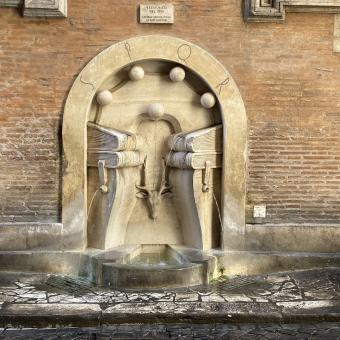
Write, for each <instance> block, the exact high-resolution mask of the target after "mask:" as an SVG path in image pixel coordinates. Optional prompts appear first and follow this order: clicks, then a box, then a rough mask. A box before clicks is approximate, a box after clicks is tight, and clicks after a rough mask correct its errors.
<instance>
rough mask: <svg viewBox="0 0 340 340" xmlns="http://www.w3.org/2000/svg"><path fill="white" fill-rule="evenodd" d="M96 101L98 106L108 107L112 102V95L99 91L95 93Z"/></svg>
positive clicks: (106, 91)
mask: <svg viewBox="0 0 340 340" xmlns="http://www.w3.org/2000/svg"><path fill="white" fill-rule="evenodd" d="M96 99H97V103H98V104H99V105H101V106H105V105H108V104H110V103H111V102H112V93H111V92H110V91H109V90H104V91H100V92H98V93H97V96H96Z"/></svg>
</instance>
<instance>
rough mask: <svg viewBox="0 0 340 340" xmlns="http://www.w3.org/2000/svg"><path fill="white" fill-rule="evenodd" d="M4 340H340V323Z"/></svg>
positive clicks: (25, 332) (127, 328)
mask: <svg viewBox="0 0 340 340" xmlns="http://www.w3.org/2000/svg"><path fill="white" fill-rule="evenodd" d="M0 339H1V340H28V339H35V340H38V339H39V340H55V339H67V340H118V339H119V340H123V339H125V340H126V339H144V340H147V339H148V340H164V339H181V340H189V339H195V340H198V339H200V340H203V339H204V340H214V339H218V340H222V339H223V340H229V339H230V340H233V339H235V340H236V339H237V340H263V339H266V340H271V339H273V340H278V339H283V340H296V339H304V340H321V339H322V340H332V339H334V340H337V339H340V323H319V324H272V323H269V324H239V325H230V324H193V323H186V324H183V323H182V324H135V323H134V324H129V325H113V326H106V325H104V326H100V327H96V328H90V327H87V328H62V329H60V328H49V329H20V330H18V329H11V328H9V329H2V330H1V329H0Z"/></svg>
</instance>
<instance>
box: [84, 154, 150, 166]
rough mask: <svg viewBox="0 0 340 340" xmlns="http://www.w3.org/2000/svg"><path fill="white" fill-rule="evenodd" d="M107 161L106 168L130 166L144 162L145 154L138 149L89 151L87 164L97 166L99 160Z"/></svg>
mask: <svg viewBox="0 0 340 340" xmlns="http://www.w3.org/2000/svg"><path fill="white" fill-rule="evenodd" d="M99 160H102V161H105V167H106V168H128V167H133V166H138V165H141V164H143V162H144V156H142V155H141V154H140V153H139V152H138V151H122V152H112V151H91V150H89V151H88V152H87V165H88V166H90V167H97V166H98V161H99Z"/></svg>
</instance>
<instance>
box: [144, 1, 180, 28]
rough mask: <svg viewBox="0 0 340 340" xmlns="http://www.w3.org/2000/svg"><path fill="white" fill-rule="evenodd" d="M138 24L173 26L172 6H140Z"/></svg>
mask: <svg viewBox="0 0 340 340" xmlns="http://www.w3.org/2000/svg"><path fill="white" fill-rule="evenodd" d="M139 9H140V11H139V22H140V23H141V24H173V23H174V6H173V5H172V4H147V5H140V8H139Z"/></svg>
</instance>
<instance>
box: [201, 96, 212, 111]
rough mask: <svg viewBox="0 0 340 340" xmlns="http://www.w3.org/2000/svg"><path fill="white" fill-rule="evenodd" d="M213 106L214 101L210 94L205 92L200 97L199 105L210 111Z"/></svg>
mask: <svg viewBox="0 0 340 340" xmlns="http://www.w3.org/2000/svg"><path fill="white" fill-rule="evenodd" d="M215 104H216V99H215V96H214V95H213V94H212V93H210V92H206V93H204V94H203V95H202V96H201V105H202V106H203V107H205V108H206V109H211V108H212V107H213V106H214V105H215Z"/></svg>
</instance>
